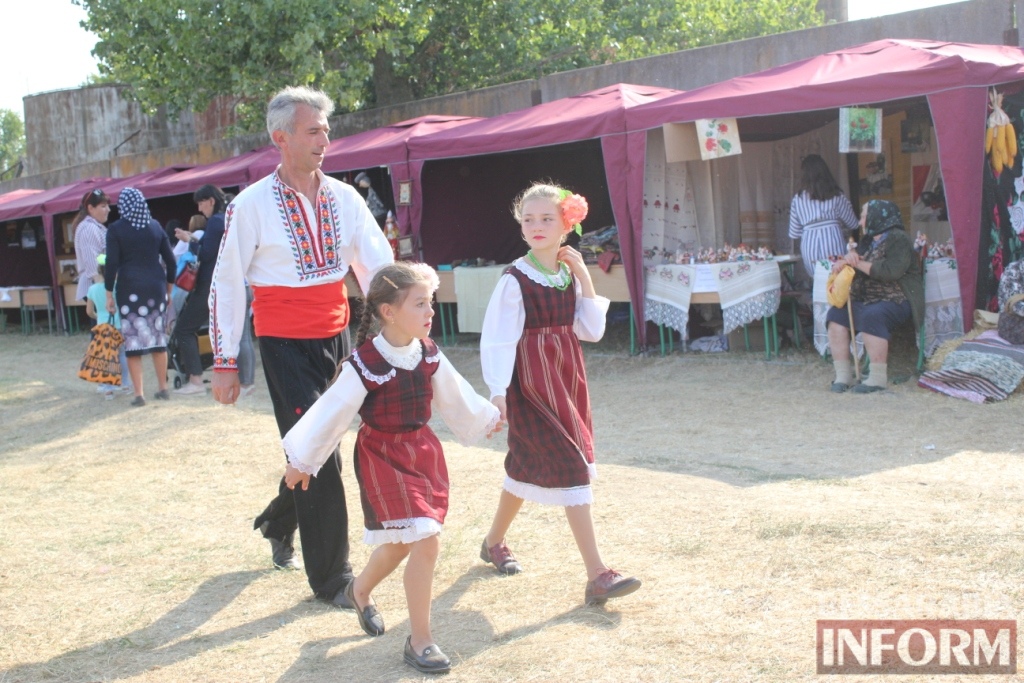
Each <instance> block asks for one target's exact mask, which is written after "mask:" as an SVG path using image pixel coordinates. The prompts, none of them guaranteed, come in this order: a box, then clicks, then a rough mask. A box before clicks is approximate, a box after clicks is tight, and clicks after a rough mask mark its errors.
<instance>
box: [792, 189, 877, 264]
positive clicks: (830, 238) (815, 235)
mask: <svg viewBox="0 0 1024 683" xmlns="http://www.w3.org/2000/svg"><path fill="white" fill-rule="evenodd" d="M859 222H860V221H859V220H858V218H857V215H856V214H855V213H854V212H853V207H852V206H851V205H850V200H849V199H847V198H846V195H841V194H838V195H836V196H835V197H832V198H831V199H826V200H824V201H819V200H817V199H811V198H810V196H808V194H807V193H806V192H801V193H800V194H798V195H796V196H795V197H793V201H792V202H791V203H790V205H789V237H790V238H791V239H794V240H796V239H798V240H800V253H801V255H802V256H803V261H804V269H805V270H806V271H807V273H808V275H812V274H813V273H814V262H815V261H816V260H818V259H823V258H828V257H829V256H841V255H843V254H845V253H846V240H845V239H844V238H843V231H844V230H846V231H853V230H855V229H856V228H857V226H858V224H859Z"/></svg>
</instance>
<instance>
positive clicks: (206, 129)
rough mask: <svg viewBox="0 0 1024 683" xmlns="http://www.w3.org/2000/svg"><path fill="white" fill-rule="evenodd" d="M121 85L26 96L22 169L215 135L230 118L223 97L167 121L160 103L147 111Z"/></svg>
mask: <svg viewBox="0 0 1024 683" xmlns="http://www.w3.org/2000/svg"><path fill="white" fill-rule="evenodd" d="M125 90H126V87H125V86H119V85H93V86H86V87H84V88H75V89H71V90H57V91H54V92H47V93H41V94H38V95H29V96H28V97H26V98H25V99H24V103H25V138H26V147H27V151H28V154H27V156H26V159H25V164H26V173H27V174H33V175H35V174H40V173H49V172H51V171H57V170H59V169H66V168H69V167H76V166H80V165H83V164H95V163H97V162H103V161H108V160H110V159H112V158H114V157H115V156H129V155H132V154H142V153H148V152H151V151H153V150H160V149H173V148H177V147H181V146H183V145H190V144H195V143H198V142H202V141H205V140H211V139H218V138H220V137H222V136H223V133H224V130H225V128H227V127H228V126H230V125H231V123H232V122H233V114H232V113H231V112H232V110H231V109H230V107H229V106H228V102H227V101H226V99H225V100H220V101H217V102H214V103H213V104H212V105H211V106H210V107H209V108H208V109H207V111H205V112H202V113H201V114H192V113H190V112H185V113H183V114H182V115H181V117H180V118H179V119H177V120H171V119H170V117H168V116H167V112H166V109H164V108H161V109H160V110H158V111H157V113H156V114H155V115H153V116H149V115H147V114H146V113H145V112H144V111H143V110H142V108H141V107H140V106H139V105H138V104H137V103H135V102H132V101H131V100H129V99H128V98H126V97H125V96H124V92H125Z"/></svg>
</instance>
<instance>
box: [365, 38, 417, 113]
mask: <svg viewBox="0 0 1024 683" xmlns="http://www.w3.org/2000/svg"><path fill="white" fill-rule="evenodd" d="M373 94H374V97H375V98H376V102H375V103H374V104H375V106H377V107H387V106H390V105H393V104H401V103H402V102H411V101H412V100H413V99H414V98H413V94H412V86H411V84H410V83H409V81H408V79H403V78H400V77H398V76H396V75H395V65H394V62H392V57H391V55H389V54H388V53H387V51H385V50H383V49H381V50H377V54H376V55H374V57H373Z"/></svg>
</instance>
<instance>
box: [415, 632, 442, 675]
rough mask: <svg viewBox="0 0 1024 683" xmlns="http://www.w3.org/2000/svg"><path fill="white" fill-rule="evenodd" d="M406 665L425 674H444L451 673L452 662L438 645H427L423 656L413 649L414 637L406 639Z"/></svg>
mask: <svg viewBox="0 0 1024 683" xmlns="http://www.w3.org/2000/svg"><path fill="white" fill-rule="evenodd" d="M405 663H406V664H408V665H409V666H411V667H412V668H414V669H416V670H417V671H419V672H420V673H424V674H444V673H448V672H449V671H451V668H452V662H451V660H450V659H448V657H447V655H445V653H443V652H441V648H439V647H438V646H437V645H427V646H426V647H425V648H423V654H421V655H418V654H416V651H415V650H413V649H412V636H409V637H408V638H406V639H405Z"/></svg>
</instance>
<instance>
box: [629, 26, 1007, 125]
mask: <svg viewBox="0 0 1024 683" xmlns="http://www.w3.org/2000/svg"><path fill="white" fill-rule="evenodd" d="M1021 78H1024V51H1022V50H1021V49H1020V48H1016V47H1005V46H1001V45H970V44H966V43H943V42H937V41H932V40H896V39H887V40H876V41H874V42H871V43H866V44H864V45H856V46H854V47H849V48H844V49H842V50H835V51H833V52H828V53H826V54H823V55H818V56H817V57H810V58H808V59H803V60H800V61H798V62H791V63H789V64H784V65H782V66H778V67H775V68H774V69H767V70H765V71H758V72H757V73H753V74H749V75H746V76H738V77H736V78H731V79H729V80H727V81H722V82H720V83H715V84H712V85H707V86H704V87H703V88H697V89H695V90H689V91H687V92H685V93H680V94H679V95H675V96H673V97H666V98H664V99H661V100H659V101H657V102H654V103H651V104H647V105H644V106H642V107H636V108H634V109H632V110H630V111H629V113H628V114H627V115H626V119H627V122H628V125H629V129H630V130H641V129H646V128H656V127H657V126H660V125H662V124H663V123H668V122H680V121H693V120H695V119H709V118H731V117H735V118H742V117H747V116H768V115H771V114H787V113H795V112H804V111H815V110H820V109H834V108H836V107H849V106H855V105H867V104H870V103H881V102H887V101H891V100H900V99H906V98H909V97H919V96H924V95H930V94H934V93H938V92H943V91H947V90H950V89H953V88H962V87H984V86H989V85H996V84H999V83H1009V82H1011V81H1017V80H1020V79H1021ZM740 132H741V133H742V127H741V129H740Z"/></svg>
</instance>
